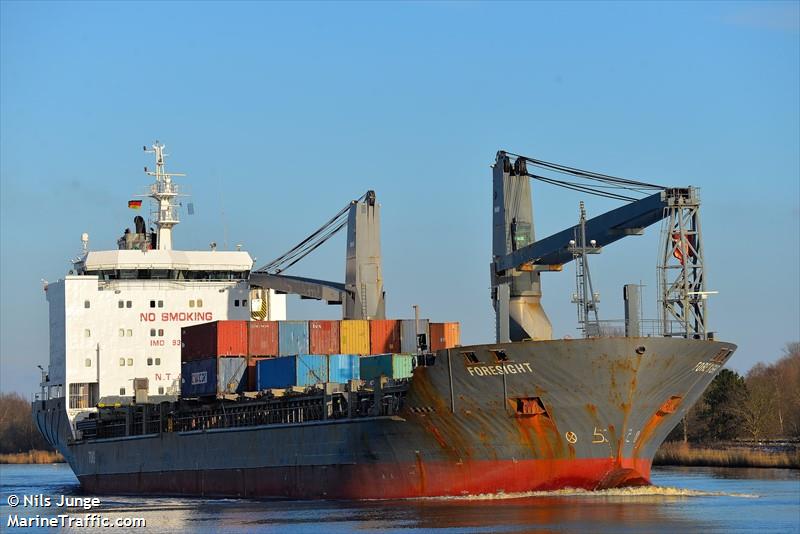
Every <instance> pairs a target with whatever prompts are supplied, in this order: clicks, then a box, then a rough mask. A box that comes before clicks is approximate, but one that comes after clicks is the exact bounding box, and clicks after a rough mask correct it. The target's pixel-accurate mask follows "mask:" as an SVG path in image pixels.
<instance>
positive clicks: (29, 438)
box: [0, 393, 53, 454]
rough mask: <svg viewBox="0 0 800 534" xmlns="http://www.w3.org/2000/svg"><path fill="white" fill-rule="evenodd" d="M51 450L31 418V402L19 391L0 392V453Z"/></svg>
mask: <svg viewBox="0 0 800 534" xmlns="http://www.w3.org/2000/svg"><path fill="white" fill-rule="evenodd" d="M34 449H35V450H46V451H51V450H53V448H52V447H50V444H49V443H47V441H45V439H44V437H43V436H42V434H41V433H39V430H38V429H37V428H36V425H34V424H33V419H32V418H31V403H30V402H28V401H27V400H25V398H24V397H23V396H22V395H20V394H19V393H0V454H12V453H18V452H27V451H30V450H34Z"/></svg>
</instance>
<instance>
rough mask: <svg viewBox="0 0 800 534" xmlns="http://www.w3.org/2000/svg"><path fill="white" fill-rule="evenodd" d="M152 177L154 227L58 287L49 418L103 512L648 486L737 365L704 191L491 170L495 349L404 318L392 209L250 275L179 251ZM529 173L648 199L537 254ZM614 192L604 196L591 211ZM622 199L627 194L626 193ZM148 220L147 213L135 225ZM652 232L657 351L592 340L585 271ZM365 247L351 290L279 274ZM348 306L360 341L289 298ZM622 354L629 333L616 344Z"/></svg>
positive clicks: (370, 214) (350, 271)
mask: <svg viewBox="0 0 800 534" xmlns="http://www.w3.org/2000/svg"><path fill="white" fill-rule="evenodd" d="M150 151H151V152H153V153H154V154H155V157H156V169H155V170H154V171H147V170H146V172H148V174H150V175H151V176H154V177H155V181H154V183H153V184H152V185H151V186H150V190H149V192H148V196H149V197H150V198H151V199H152V203H153V211H152V213H151V221H152V222H153V224H155V226H156V228H157V229H156V230H152V228H151V229H150V230H148V229H147V225H145V223H144V220H143V218H141V217H137V219H136V223H135V231H130V230H127V231H125V233H124V234H123V236H122V238H120V240H119V242H118V250H114V251H99V252H95V251H92V250H90V248H89V247H88V236H86V235H85V234H84V236H83V251H82V254H81V255H80V256H79V257H78V259H76V260H75V262H74V265H73V268H72V271H71V273H70V274H69V275H67V276H66V277H65V278H64V279H62V280H59V281H57V282H55V283H50V284H48V285H47V286H46V287H45V292H46V295H47V300H48V302H49V307H50V363H49V367H48V369H47V371H44V372H43V377H42V384H41V385H42V391H41V393H40V395H39V396H38V398H37V399H36V400H35V401H34V403H33V418H34V421H35V423H36V425H37V427H38V428H39V430H40V431H41V432H42V434H43V435H44V437H45V438H46V439H47V440H48V441H49V442H50V443H51V444H52V445H53V446H54V447H56V448H57V449H58V450H59V451H60V452H61V453H62V454H63V455H64V457H65V459H66V460H67V462H68V463H69V465H70V467H71V468H72V470H73V471H74V472H75V475H76V476H77V478H78V480H79V481H80V484H81V486H82V487H83V488H84V489H85V490H86V491H88V492H91V493H100V494H137V493H147V494H159V495H205V496H230V497H287V498H301V499H306V498H326V499H389V498H408V497H428V496H451V495H469V494H483V493H498V492H500V493H503V492H504V493H512V492H524V491H531V490H547V489H559V488H565V487H574V488H586V489H598V488H609V487H618V486H625V485H641V484H648V483H649V479H650V466H651V461H652V458H653V455H654V453H655V451H656V449H657V448H658V446H659V445H660V444H661V442H662V441H663V440H664V439H665V437H666V436H667V434H668V433H669V432H670V430H671V429H672V428H673V427H674V426H675V425H676V424H677V423H678V421H679V420H680V418H681V417H682V416H683V415H684V414H685V413H686V411H687V410H688V409H689V408H690V407H691V406H692V405H693V404H694V403H695V402H696V401H697V400H698V398H699V397H700V396H701V394H702V393H703V391H704V390H705V388H706V387H707V386H708V385H709V383H710V382H711V380H712V379H713V377H714V376H715V374H716V373H717V372H718V371H719V370H720V369H721V367H722V366H723V365H724V363H725V362H726V361H727V360H728V359H729V358H730V356H731V354H732V353H733V351H734V350H735V348H736V347H735V345H732V344H730V343H725V342H720V341H717V340H715V339H714V337H715V336H714V334H713V332H710V331H708V329H707V327H706V323H705V308H706V299H707V296H708V295H709V294H710V293H711V292H708V291H706V289H705V276H704V272H703V268H704V265H703V254H702V252H703V248H702V244H701V235H700V228H699V199H698V198H697V194H696V190H694V189H693V188H664V187H660V186H655V185H652V184H644V183H642V182H633V181H630V180H624V179H620V178H615V177H611V176H608V175H600V174H597V173H589V172H588V171H581V170H579V169H572V168H569V167H563V166H555V164H549V163H547V162H542V161H540V160H535V159H532V158H527V157H524V156H519V155H514V154H510V153H506V152H498V154H497V158H496V160H495V164H494V165H493V182H494V198H493V218H494V230H493V254H492V264H491V274H492V277H491V283H492V300H493V304H494V308H495V311H496V340H495V342H492V343H485V344H478V345H461V344H460V338H459V331H458V325H457V323H434V322H432V321H428V320H423V319H419V318H418V317H415V318H414V319H406V320H397V321H393V320H388V319H386V317H385V293H384V290H383V278H382V274H381V268H380V241H379V204H378V203H377V201H376V198H375V194H374V193H373V192H371V191H370V192H368V193H367V194H366V195H364V196H362V197H361V198H360V199H358V200H354V201H352V202H351V203H350V204H349V205H348V206H346V207H345V209H343V210H342V211H340V212H339V214H337V216H335V217H334V218H333V219H331V221H329V224H328V225H326V226H323V228H321V229H320V230H318V231H317V232H315V233H314V234H312V235H311V236H309V238H307V239H305V240H304V241H303V242H302V243H301V245H298V247H295V248H294V249H292V250H291V251H289V253H287V254H285V255H283V256H281V257H280V258H279V260H280V261H277V262H273V263H272V264H269V265H268V266H265V267H263V268H258V269H254V268H253V262H252V259H251V258H250V256H249V255H248V254H247V253H246V252H243V251H240V250H237V251H218V250H215V247H214V246H213V245H212V247H211V248H212V250H208V251H175V250H173V249H172V236H171V231H172V229H173V227H174V226H175V225H176V224H177V223H178V222H179V217H178V207H179V205H178V203H177V200H176V198H177V196H178V189H177V185H176V184H175V183H174V182H173V180H172V177H173V176H175V174H169V173H167V172H166V170H165V166H164V153H163V145H160V144H159V143H158V142H157V143H156V144H155V145H153V146H152V147H151V150H150ZM528 166H538V167H540V168H549V169H551V170H553V169H555V170H557V171H558V172H561V173H565V172H569V173H572V174H574V175H576V176H581V177H582V178H583V179H592V180H598V181H601V182H603V183H604V184H605V186H608V185H613V186H615V187H619V188H622V189H626V190H631V189H635V190H637V191H642V190H647V189H648V188H650V189H654V190H655V192H654V193H652V194H650V195H649V196H647V197H645V198H643V199H639V200H636V199H633V198H627V197H623V198H621V200H626V201H627V202H628V203H627V204H625V205H623V206H622V207H620V208H617V209H616V210H612V211H611V212H608V213H605V214H603V215H600V216H598V217H595V218H593V219H588V220H587V219H586V218H585V214H584V213H583V210H582V213H581V218H580V221H579V223H578V224H577V225H575V226H571V227H570V228H567V229H565V230H564V231H562V232H560V233H558V234H554V235H553V236H550V237H548V238H545V239H541V240H536V239H535V238H534V228H533V218H532V208H531V202H530V180H531V179H532V178H533V179H537V178H542V177H541V176H538V175H535V174H533V173H532V172H529V171H528ZM596 191H601V192H608V189H607V188H604V189H602V190H598V189H590V188H588V187H587V188H586V189H584V192H596ZM620 196H622V195H620ZM133 205H134V206H136V203H134V204H133ZM657 221H664V223H663V224H664V226H663V230H662V235H663V236H664V239H662V249H663V250H662V252H663V262H662V264H661V265H660V266H659V275H660V284H659V286H660V299H659V300H660V305H661V309H662V317H661V318H660V319H659V321H658V328H659V331H658V332H657V333H653V332H649V333H648V334H650V335H643V332H642V330H643V322H642V321H641V320H640V318H639V316H640V312H639V310H638V308H637V305H638V299H637V298H635V297H634V296H635V293H636V291H635V289H636V287H635V286H626V292H625V295H626V297H631V298H626V301H625V302H626V320H625V321H624V326H623V330H622V331H616V330H614V331H612V332H609V329H608V328H606V326H607V325H604V324H603V323H602V322H601V321H599V319H597V296H596V294H595V292H594V291H593V290H592V286H591V278H590V275H589V269H588V255H589V254H592V253H597V252H599V251H600V250H601V249H602V248H603V247H604V246H606V245H609V244H611V243H613V242H614V241H616V240H617V239H620V238H622V237H624V236H627V235H636V234H639V233H641V232H642V231H643V229H644V228H645V227H647V226H649V225H651V224H653V223H655V222H657ZM344 227H346V228H347V251H346V252H347V258H346V268H345V282H344V283H336V282H328V281H324V280H313V279H309V278H303V277H294V276H287V275H285V274H283V273H282V272H281V271H282V269H283V268H285V267H283V268H282V267H280V265H281V264H282V265H284V266H285V265H286V264H287V263H288V264H290V265H291V264H293V263H292V262H294V261H296V258H298V257H302V256H303V255H304V254H306V253H307V252H308V251H310V250H313V249H314V248H316V246H317V244H318V243H321V242H322V241H323V240H324V239H327V238H328V237H330V235H332V234H333V233H335V231H336V230H338V229H341V228H344ZM573 261H574V262H575V265H576V267H577V268H576V293H575V295H573V301H574V302H576V304H577V305H578V309H579V324H580V328H581V331H582V333H583V337H582V338H581V339H558V340H556V339H552V328H551V326H550V322H549V320H548V318H547V316H546V314H545V312H544V310H543V309H542V307H541V304H540V299H541V281H540V275H541V274H542V273H543V272H550V271H559V270H561V269H562V266H563V265H564V264H566V263H569V262H573ZM287 293H291V294H298V295H300V296H302V297H305V298H315V299H319V300H323V301H327V302H328V303H329V304H341V306H342V315H343V319H342V320H341V321H296V320H295V321H287V320H286V307H285V294H287ZM609 334H614V335H609Z"/></svg>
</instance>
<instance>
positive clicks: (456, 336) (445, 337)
mask: <svg viewBox="0 0 800 534" xmlns="http://www.w3.org/2000/svg"><path fill="white" fill-rule="evenodd" d="M430 331H431V339H430V343H429V344H430V347H431V351H437V350H442V349H451V348H453V347H457V346H459V345H460V344H461V325H459V324H458V323H430Z"/></svg>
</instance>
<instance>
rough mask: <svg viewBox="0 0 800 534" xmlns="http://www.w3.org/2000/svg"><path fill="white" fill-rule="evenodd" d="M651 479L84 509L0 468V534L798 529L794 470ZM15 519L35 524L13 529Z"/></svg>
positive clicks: (53, 479) (677, 472) (115, 499)
mask: <svg viewBox="0 0 800 534" xmlns="http://www.w3.org/2000/svg"><path fill="white" fill-rule="evenodd" d="M653 483H654V486H652V487H647V488H628V489H618V490H608V491H600V492H588V491H582V490H563V491H556V492H532V493H526V494H519V495H480V496H474V497H463V498H462V497H459V498H441V499H412V500H396V501H355V502H342V501H286V500H261V501H256V500H236V499H199V498H187V499H183V498H172V497H170V498H157V497H121V496H104V497H99V499H100V504H99V505H98V506H96V507H94V508H93V509H91V510H88V511H87V510H85V509H84V508H59V507H58V506H57V504H58V501H59V499H61V496H62V495H64V496H67V497H75V496H77V497H83V498H89V497H91V496H87V495H85V494H83V493H81V491H80V487H79V486H78V483H77V480H76V479H75V477H74V476H73V475H72V472H71V471H70V470H69V468H68V467H67V466H66V465H65V464H55V465H2V466H0V494H1V495H2V501H0V520H1V521H2V525H1V526H0V531H2V532H15V531H27V532H37V531H43V532H55V531H58V530H63V531H66V532H73V531H75V532H77V531H81V532H93V531H103V532H108V531H109V529H98V528H86V527H81V526H80V525H79V524H78V523H77V522H76V521H77V520H80V519H84V518H85V520H86V521H87V523H88V524H92V523H89V521H91V520H90V519H88V517H89V515H92V514H97V515H98V516H99V517H102V518H104V519H106V520H109V521H116V520H121V521H123V522H124V521H127V520H131V519H138V518H141V519H144V520H145V521H146V527H145V528H133V527H132V528H127V529H111V531H127V532H169V533H175V532H320V533H326V534H327V533H335V532H353V531H366V532H369V531H372V532H404V533H412V532H428V531H437V532H448V533H451V532H491V533H494V532H615V533H617V532H620V533H624V532H670V533H674V532H678V533H685V532H703V534H710V533H716V532H719V533H731V532H776V533H778V532H779V533H791V532H800V472H798V471H790V470H784V469H733V468H725V469H719V468H698V467H692V468H657V469H654V471H653ZM12 495H14V496H17V497H19V498H20V499H22V498H23V497H24V496H25V495H28V496H32V495H41V497H40V499H43V498H44V497H49V498H50V504H51V506H49V507H47V506H30V505H29V506H23V504H24V502H21V503H20V504H19V505H17V506H16V507H11V506H9V498H10V497H11V496H12ZM11 501H12V502H13V501H14V498H11ZM60 514H62V515H66V516H68V517H70V518H77V519H72V521H73V523H72V528H60V524H59V527H55V528H53V527H47V526H41V520H37V519H36V516H37V515H38V516H40V517H50V518H54V520H57V521H60V522H65V521H69V520H70V519H59V518H58V516H59V515H60ZM24 518H31V521H33V522H34V524H35V523H36V521H39V526H35V527H33V528H21V525H22V523H20V520H21V519H24ZM94 520H95V521H99V520H100V519H99V518H97V517H96V518H95V519H94ZM14 521H17V523H14ZM9 522H11V526H9ZM64 524H68V523H64ZM126 524H130V523H126ZM14 525H19V528H18V527H16V526H14Z"/></svg>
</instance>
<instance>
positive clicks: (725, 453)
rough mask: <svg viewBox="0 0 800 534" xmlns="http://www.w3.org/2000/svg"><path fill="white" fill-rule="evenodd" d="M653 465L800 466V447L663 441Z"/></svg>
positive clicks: (786, 467)
mask: <svg viewBox="0 0 800 534" xmlns="http://www.w3.org/2000/svg"><path fill="white" fill-rule="evenodd" d="M653 466H654V467H655V466H681V467H754V468H778V469H800V447H798V444H796V443H794V444H788V445H785V446H781V447H772V446H766V447H759V446H755V445H751V444H728V443H726V444H707V445H706V444H691V445H690V444H688V443H684V442H682V441H667V442H665V443H662V444H661V447H659V449H658V451H656V454H655V457H653Z"/></svg>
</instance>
